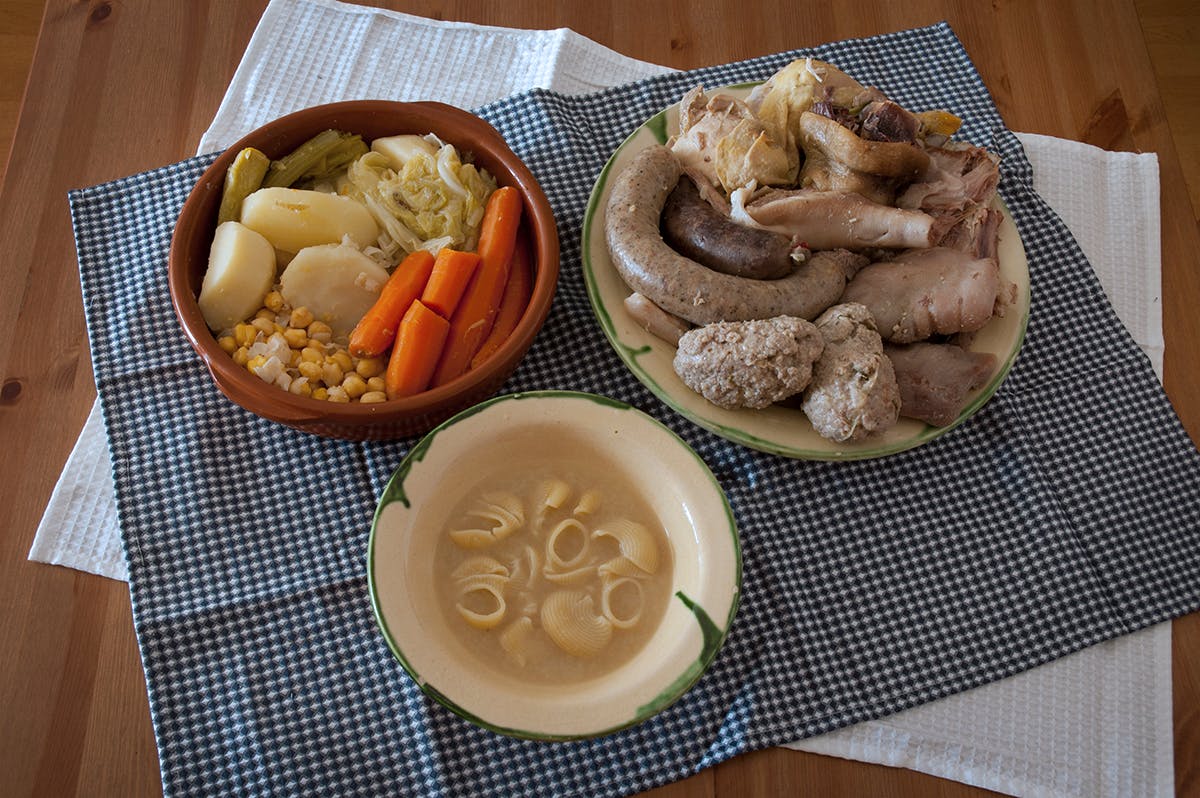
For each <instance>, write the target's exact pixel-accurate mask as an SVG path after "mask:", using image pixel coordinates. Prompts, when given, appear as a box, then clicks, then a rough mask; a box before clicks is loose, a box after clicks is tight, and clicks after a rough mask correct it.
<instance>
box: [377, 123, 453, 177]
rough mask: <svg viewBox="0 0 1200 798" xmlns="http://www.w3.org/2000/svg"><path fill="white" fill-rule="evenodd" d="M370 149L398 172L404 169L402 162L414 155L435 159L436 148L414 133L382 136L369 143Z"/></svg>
mask: <svg viewBox="0 0 1200 798" xmlns="http://www.w3.org/2000/svg"><path fill="white" fill-rule="evenodd" d="M371 149H372V150H374V151H375V152H378V153H380V154H381V155H384V156H386V157H387V159H388V163H389V164H391V167H392V168H393V169H395V170H396V171H397V172H399V171H400V170H401V169H403V168H404V162H405V161H407V160H408V159H409V158H411V157H413V156H414V155H418V154H422V155H428V156H430V157H432V158H436V157H437V154H438V148H437V147H436V146H434V145H433V144H430V143H429V142H428V141H426V140H425V137H424V136H418V135H416V134H415V133H403V134H401V135H399V136H384V137H383V138H378V139H375V140H374V141H372V142H371Z"/></svg>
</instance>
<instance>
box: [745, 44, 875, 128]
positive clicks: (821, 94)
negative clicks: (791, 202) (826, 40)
mask: <svg viewBox="0 0 1200 798" xmlns="http://www.w3.org/2000/svg"><path fill="white" fill-rule="evenodd" d="M874 94H877V92H873V91H872V90H871V89H867V88H866V87H864V86H863V85H862V84H861V83H859V82H858V81H856V80H855V79H854V78H852V77H850V76H849V75H847V74H846V73H845V72H842V71H841V70H840V69H838V68H837V67H835V66H834V65H833V64H827V63H825V62H824V61H817V60H815V59H812V58H798V59H796V60H795V61H792V62H790V63H789V64H787V65H786V66H784V67H783V68H781V69H779V70H778V71H777V72H775V74H773V75H771V77H769V78H767V80H766V82H765V83H763V84H762V85H760V86H757V87H756V88H755V89H754V91H752V92H751V93H750V96H749V97H748V98H746V104H747V105H748V106H749V107H750V110H752V111H753V112H754V113H755V114H756V115H757V116H758V118H759V119H760V120H761V121H762V123H763V124H764V125H765V126H766V127H767V129H768V130H769V131H771V135H772V136H773V137H774V138H775V139H776V140H777V141H779V142H781V143H782V144H784V145H785V146H787V147H788V149H789V150H795V149H796V148H797V146H798V142H799V141H800V115H801V114H803V113H804V112H805V111H809V110H811V109H812V107H813V105H815V104H816V103H826V104H827V105H828V106H830V107H840V108H851V107H861V106H862V105H863V104H865V102H866V100H865V99H864V98H866V97H872V98H874Z"/></svg>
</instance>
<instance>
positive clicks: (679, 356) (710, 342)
mask: <svg viewBox="0 0 1200 798" xmlns="http://www.w3.org/2000/svg"><path fill="white" fill-rule="evenodd" d="M823 348H824V344H823V342H822V339H821V334H820V333H819V332H817V328H816V327H815V326H814V325H813V323H812V322H810V321H805V320H804V319H798V318H795V317H792V316H776V317H775V318H772V319H759V320H754V321H735V322H726V321H722V322H715V323H713V324H706V325H705V326H703V327H698V328H696V329H694V330H691V331H689V332H686V333H684V334H683V335H682V336H681V337H680V339H679V348H678V349H677V350H676V353H675V360H674V364H673V365H674V367H675V373H676V374H678V375H679V377H680V379H682V380H683V381H684V383H685V384H687V386H688V387H689V388H691V389H692V390H693V391H696V392H697V393H699V394H700V395H701V396H703V397H704V398H705V399H707V400H708V401H710V402H712V403H713V404H714V405H716V406H717V407H723V408H725V409H727V410H736V409H739V408H743V407H745V408H751V409H754V410H759V409H762V408H764V407H767V406H769V405H771V404H773V403H775V402H778V401H781V400H783V399H787V398H788V397H790V396H795V395H796V394H798V393H800V392H801V391H802V390H804V387H805V386H806V385H808V382H809V379H810V378H811V376H812V365H813V362H814V361H816V359H817V358H818V357H820V355H821V351H822V349H823Z"/></svg>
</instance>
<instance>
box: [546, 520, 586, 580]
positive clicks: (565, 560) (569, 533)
mask: <svg viewBox="0 0 1200 798" xmlns="http://www.w3.org/2000/svg"><path fill="white" fill-rule="evenodd" d="M588 540H589V537H588V531H587V528H586V527H585V526H584V525H583V524H581V523H579V522H578V521H576V520H575V519H574V518H568V519H566V520H564V521H560V522H559V523H558V525H557V526H555V527H554V531H552V532H551V533H550V537H549V538H547V539H546V567H547V569H551V570H555V571H567V570H571V569H572V568H575V567H577V566H578V565H579V564H580V563H582V562H583V561H584V559H585V558H586V557H587V554H588ZM576 543H577V544H578V550H577V551H573V550H572V547H573V546H574V545H575V544H576Z"/></svg>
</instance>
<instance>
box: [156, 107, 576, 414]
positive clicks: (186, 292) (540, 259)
mask: <svg viewBox="0 0 1200 798" xmlns="http://www.w3.org/2000/svg"><path fill="white" fill-rule="evenodd" d="M345 113H354V114H373V115H402V116H403V115H407V116H409V117H410V118H411V117H416V118H418V119H421V120H425V119H428V118H431V117H433V118H438V117H444V118H448V120H449V123H450V124H452V125H453V126H455V129H456V130H459V131H460V132H463V133H465V134H466V135H469V136H474V137H476V138H477V139H478V141H480V142H485V143H487V148H486V149H487V153H486V155H485V158H486V159H490V160H495V161H496V162H498V163H500V164H502V165H503V166H504V167H505V169H506V170H507V171H509V172H510V173H511V174H512V176H513V178H514V179H515V182H513V183H505V182H501V181H500V179H499V176H498V175H494V174H493V177H495V178H497V182H498V184H499V185H515V186H516V187H517V188H518V189H519V190H520V191H521V196H522V200H523V206H524V207H523V213H522V227H523V228H524V229H525V230H527V234H528V236H529V239H530V243H531V244H532V245H533V253H534V282H533V287H532V291H531V293H530V297H529V302H528V304H527V305H526V308H525V311H524V313H523V314H522V315H521V318H520V319H519V320H518V323H517V326H516V327H515V328H514V329H513V331H512V333H510V334H509V336H508V338H507V339H506V340H505V341H504V342H503V343H502V344H501V346H500V347H499V349H497V351H496V352H494V353H493V354H492V356H491V357H490V358H488V360H487V362H485V363H484V364H482V365H480V366H479V367H478V368H474V369H469V370H468V371H466V372H464V373H463V374H460V375H459V376H458V377H455V378H454V379H453V380H450V381H449V382H447V383H445V384H444V385H440V386H437V387H435V388H430V389H429V390H426V391H422V392H421V393H419V394H415V395H413V396H407V397H402V398H399V399H389V400H387V401H385V402H378V403H369V404H365V405H364V404H361V403H358V402H349V403H335V402H326V401H322V400H319V399H312V398H311V397H305V396H300V395H297V394H292V393H290V392H288V391H284V390H282V389H280V388H278V387H277V386H274V385H269V384H267V383H266V382H263V381H262V380H261V379H258V378H256V377H254V375H252V374H250V373H249V372H247V371H246V369H245V368H243V367H241V366H238V365H237V364H236V363H234V362H233V359H232V358H231V357H230V356H229V355H228V354H227V353H226V352H225V351H224V350H222V349H221V348H220V346H219V345H218V344H217V339H216V336H215V335H214V334H213V333H212V331H211V330H209V328H208V325H207V323H206V322H205V321H204V317H203V315H202V314H201V312H200V306H199V303H198V301H197V296H196V295H195V294H193V293H192V291H191V290H190V289H189V286H188V275H187V269H188V264H187V261H186V258H187V253H186V249H187V248H188V241H190V236H186V235H183V233H188V232H189V226H190V227H191V228H192V229H195V230H199V231H207V232H206V233H205V234H206V235H207V236H208V237H209V238H210V239H211V235H212V229H209V228H213V229H215V224H214V222H215V219H206V218H201V217H202V216H206V215H207V214H205V213H204V209H205V205H206V202H208V201H209V197H211V196H213V195H214V194H215V195H216V196H217V198H218V199H219V195H220V186H222V185H223V183H224V176H225V172H226V170H227V169H228V167H229V165H230V164H231V163H232V162H233V160H234V158H235V157H236V156H237V153H238V152H239V151H240V150H242V149H243V148H245V147H250V146H254V147H258V148H260V149H261V148H262V146H263V144H262V142H263V140H264V139H266V140H270V139H271V138H272V137H276V136H280V135H283V134H285V133H286V132H287V131H289V130H293V129H295V127H296V126H297V125H299V126H300V127H301V128H302V129H303V128H308V129H309V130H311V132H312V133H313V134H315V133H317V132H319V131H320V130H323V129H325V128H328V127H331V126H334V124H335V123H334V122H333V120H334V119H336V118H337V117H338V116H339V115H341V114H345ZM350 132H356V131H350ZM429 132H432V133H435V135H438V136H439V137H440V138H442V139H443V140H447V141H448V140H450V139H454V138H458V136H456V135H454V131H445V130H443V131H442V132H438V131H435V130H433V129H432V128H430V130H429ZM456 146H459V145H456ZM460 149H463V148H462V147H460ZM267 155H268V156H273V155H275V153H271V152H268V153H267ZM489 171H492V170H489ZM559 254H560V242H559V238H558V230H557V223H556V221H555V218H554V213H553V208H552V207H551V205H550V202H549V199H548V198H547V196H546V194H545V192H544V191H543V190H542V188H541V185H540V184H539V183H538V181H537V179H536V178H535V177H534V175H533V172H532V171H531V170H530V169H529V167H528V166H527V165H526V164H525V162H524V161H523V160H521V158H520V157H519V156H518V155H517V154H516V153H515V152H513V150H512V148H511V147H509V145H508V143H507V142H506V141H505V140H504V138H503V137H502V136H501V135H500V133H499V132H498V131H497V130H496V129H495V128H494V127H492V126H491V125H490V124H489V123H488V122H487V121H486V120H484V119H482V118H481V117H479V116H476V115H475V114H472V113H470V112H469V111H465V110H463V109H461V108H458V107H456V106H452V105H448V104H446V103H440V102H433V101H413V102H400V101H393V100H345V101H341V102H335V103H325V104H322V105H315V106H309V107H307V108H302V109H299V110H296V111H293V112H292V113H289V114H286V115H284V116H281V117H277V118H275V119H273V120H271V121H269V122H267V123H266V124H264V125H262V126H260V127H257V128H255V129H254V130H252V131H250V132H249V133H247V134H246V135H244V136H242V137H241V138H240V139H238V140H237V141H236V142H234V143H233V144H231V145H229V147H227V148H226V149H225V150H224V151H223V152H222V153H221V154H220V155H219V156H218V157H217V159H216V160H215V161H214V162H213V163H212V164H210V165H209V166H208V168H206V169H205V170H204V172H203V173H202V174H201V175H200V177H199V178H198V179H197V181H196V183H195V184H194V185H193V187H192V189H191V191H190V192H189V193H188V197H187V199H186V200H185V202H184V204H183V207H182V208H181V209H180V213H179V217H178V218H177V219H176V223H175V227H174V229H173V232H172V236H171V246H170V250H169V252H168V258H167V271H168V290H169V293H170V296H171V304H172V306H173V307H174V310H175V315H176V318H177V320H178V321H179V324H180V327H181V328H182V329H183V332H184V335H185V336H186V337H187V339H188V341H189V343H190V344H191V346H192V349H193V350H194V351H195V352H196V354H197V355H199V357H200V359H201V360H202V361H203V363H204V365H205V367H206V368H207V369H208V371H209V373H210V375H211V377H212V379H213V382H215V383H216V385H217V387H218V389H220V391H221V392H222V393H224V394H225V395H226V396H227V397H228V398H229V399H230V400H231V401H233V402H234V403H235V404H237V405H238V406H240V407H242V408H243V409H246V410H247V411H249V412H252V413H254V414H256V415H260V416H263V417H266V418H270V419H272V420H277V421H282V422H284V423H289V424H304V423H311V422H323V423H332V424H350V425H362V424H365V423H370V422H373V421H386V420H388V419H391V418H396V417H405V416H410V415H417V414H420V413H422V412H429V411H430V410H431V409H436V408H437V407H439V406H445V405H446V404H448V403H450V402H452V401H453V400H454V399H455V398H456V397H458V396H460V395H466V394H470V393H471V392H472V391H475V390H478V389H479V388H480V387H481V386H483V385H484V384H485V383H487V382H488V380H489V379H492V378H494V377H495V376H496V375H497V374H498V373H501V372H503V371H504V370H505V369H508V370H511V369H512V368H515V366H516V363H517V362H518V361H519V360H520V358H521V357H522V356H523V355H524V353H525V351H526V350H527V349H528V347H529V346H530V345H532V342H533V340H534V339H535V338H536V336H537V334H538V332H539V331H540V329H541V327H542V325H543V324H544V322H545V320H546V317H547V316H548V315H549V313H550V307H551V304H552V302H553V299H554V293H555V290H556V288H557V282H558V275H559V267H560V264H559ZM196 289H197V290H198V289H199V286H198V285H197V286H196ZM230 387H234V388H236V389H237V391H239V392H241V393H243V394H249V395H250V396H251V397H253V401H254V402H255V403H256V404H263V405H265V407H262V408H259V409H252V408H250V407H247V406H246V404H245V403H244V402H243V400H242V399H241V398H239V397H237V396H234V395H232V394H231V391H230Z"/></svg>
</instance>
